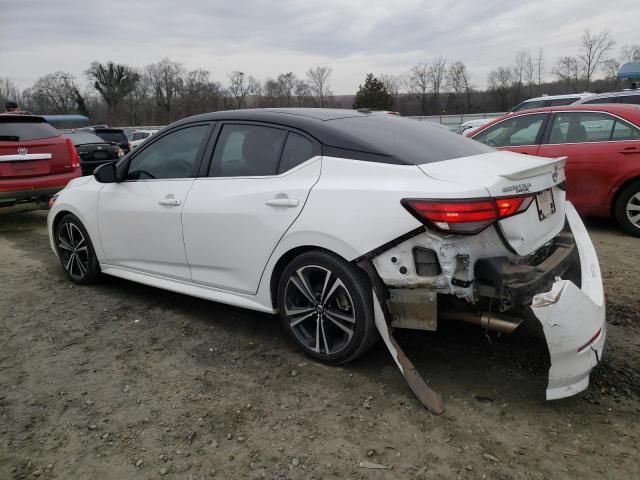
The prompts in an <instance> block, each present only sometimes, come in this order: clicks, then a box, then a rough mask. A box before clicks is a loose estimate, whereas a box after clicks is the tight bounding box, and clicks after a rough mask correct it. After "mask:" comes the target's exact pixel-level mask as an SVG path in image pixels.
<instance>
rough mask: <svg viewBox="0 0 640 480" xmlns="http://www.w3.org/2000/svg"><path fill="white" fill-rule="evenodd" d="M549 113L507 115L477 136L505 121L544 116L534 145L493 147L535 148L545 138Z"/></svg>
mask: <svg viewBox="0 0 640 480" xmlns="http://www.w3.org/2000/svg"><path fill="white" fill-rule="evenodd" d="M551 113H553V112H530V113H521V114H513V115H509V116H508V117H507V118H504V119H502V120H500V121H499V122H496V123H494V124H492V125H490V126H488V127H487V128H485V129H483V130H481V131H480V132H478V134H480V133H483V132H486V131H487V130H489V129H490V128H493V127H495V126H496V125H500V124H501V123H502V122H506V121H507V120H513V119H514V118H517V117H526V116H528V115H544V116H545V118H544V119H543V120H542V125H540V130H538V134H537V135H536V138H535V140H534V143H531V144H528V145H509V146H502V147H494V148H514V147H515V148H520V147H537V146H539V145H541V143H542V140H543V138H544V136H545V134H546V132H547V128H548V125H549V118H550V117H551V115H550V114H551ZM474 137H475V135H474V136H473V137H471V138H472V139H474V140H475V138H474ZM478 141H479V140H478Z"/></svg>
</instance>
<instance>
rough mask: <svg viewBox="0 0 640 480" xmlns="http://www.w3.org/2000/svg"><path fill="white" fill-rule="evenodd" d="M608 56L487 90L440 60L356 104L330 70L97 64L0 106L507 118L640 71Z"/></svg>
mask: <svg viewBox="0 0 640 480" xmlns="http://www.w3.org/2000/svg"><path fill="white" fill-rule="evenodd" d="M614 46H615V41H614V40H613V38H612V37H611V35H610V33H609V32H608V31H603V32H597V33H594V32H591V31H590V30H588V29H587V30H585V31H584V33H583V35H582V38H581V40H580V44H579V46H578V49H577V52H576V54H575V55H570V56H562V57H560V58H558V59H557V60H556V61H555V63H554V64H553V65H552V66H551V69H550V70H548V69H547V67H546V59H545V56H544V52H543V50H542V49H538V50H537V51H536V52H535V53H531V52H530V51H528V50H520V51H518V52H517V53H516V55H515V57H514V60H513V62H512V63H511V64H510V65H501V66H498V67H496V68H495V69H493V70H491V71H490V72H489V74H488V76H487V82H486V84H487V88H486V89H484V90H482V89H479V88H477V87H476V86H475V85H474V83H473V79H472V74H471V72H470V71H469V69H468V67H467V66H466V64H465V63H464V62H462V61H459V60H457V61H448V60H447V59H446V58H445V57H437V58H435V59H433V60H432V61H425V62H421V63H418V64H416V65H414V66H413V67H411V68H410V69H409V70H408V71H407V72H405V73H403V74H400V75H390V74H384V73H383V74H378V75H374V74H373V73H369V74H367V76H366V78H365V81H364V83H363V84H361V85H360V87H359V88H358V91H357V93H356V94H355V95H335V94H334V92H333V89H332V86H331V74H332V69H331V67H328V66H315V67H313V68H309V69H308V70H306V72H305V73H304V75H300V76H298V75H296V74H295V73H293V72H284V73H280V74H278V75H277V76H276V77H269V78H266V79H264V80H259V79H257V78H255V77H254V76H253V75H251V74H250V73H248V72H244V71H239V70H237V71H233V72H229V73H228V74H227V75H226V78H225V79H224V80H223V81H219V80H216V79H212V78H211V73H210V72H209V71H207V70H204V69H195V70H188V69H186V68H185V66H184V65H183V64H182V63H180V62H176V61H174V60H170V59H168V58H165V59H163V60H161V61H159V62H157V63H152V64H150V65H147V66H145V67H143V68H134V67H131V66H128V65H123V64H118V63H115V62H112V61H107V62H104V63H102V62H93V63H92V64H91V65H90V66H89V68H87V69H86V70H85V72H84V78H85V79H86V80H87V86H86V87H83V88H81V87H80V84H79V81H78V79H77V78H75V77H74V76H73V75H72V74H70V73H68V72H63V71H58V72H54V73H50V74H48V75H45V76H43V77H40V78H39V79H38V80H36V82H35V83H34V84H33V85H32V86H31V87H30V88H27V89H24V90H20V89H19V88H17V87H16V85H15V84H14V83H13V82H12V81H11V79H9V78H5V79H3V80H1V81H0V101H2V103H4V101H6V100H14V101H17V102H18V103H19V105H20V106H21V108H23V109H24V110H29V111H31V112H34V113H41V114H70V113H80V114H83V115H87V116H89V117H90V118H91V119H92V121H93V122H96V123H110V124H115V125H118V124H121V125H124V124H127V125H145V124H146V125H155V124H166V123H170V122H172V121H174V120H176V119H179V118H182V117H185V116H189V115H194V114H198V113H204V112H209V111H215V110H224V109H233V108H248V107H339V108H362V107H367V108H371V109H381V110H396V111H399V112H400V113H402V114H404V115H434V114H447V113H448V114H456V113H472V112H490V111H504V110H507V109H509V108H510V107H512V106H513V105H515V104H517V103H519V102H520V101H522V100H524V99H526V98H531V97H534V96H539V95H541V94H543V93H546V94H550V95H551V94H558V93H570V92H579V91H586V90H590V91H605V90H610V89H615V88H616V87H618V86H619V85H618V84H617V82H616V72H617V70H618V68H619V67H620V65H621V64H622V63H626V62H631V61H640V44H639V45H625V46H623V47H622V48H621V49H620V50H619V52H618V55H613V51H614ZM548 71H550V73H551V75H552V78H551V79H549V78H548V75H547V72H548Z"/></svg>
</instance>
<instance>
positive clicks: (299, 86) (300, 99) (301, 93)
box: [293, 78, 311, 107]
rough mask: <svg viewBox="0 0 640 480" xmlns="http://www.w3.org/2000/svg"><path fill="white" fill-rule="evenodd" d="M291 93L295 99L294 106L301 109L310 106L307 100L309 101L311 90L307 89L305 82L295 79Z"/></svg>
mask: <svg viewBox="0 0 640 480" xmlns="http://www.w3.org/2000/svg"><path fill="white" fill-rule="evenodd" d="M293 93H294V95H295V97H296V104H297V106H298V107H303V106H305V105H309V104H310V102H309V100H310V99H311V89H310V88H309V85H308V84H307V82H305V81H304V80H302V79H300V78H298V79H296V84H295V86H294V88H293Z"/></svg>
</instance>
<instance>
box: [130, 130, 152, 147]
mask: <svg viewBox="0 0 640 480" xmlns="http://www.w3.org/2000/svg"><path fill="white" fill-rule="evenodd" d="M156 133H158V130H134V131H133V132H130V133H129V134H128V135H127V138H128V139H129V145H131V150H133V149H134V148H138V147H139V146H140V145H142V143H143V142H144V141H146V140H147V139H148V138H149V137H151V135H155V134H156Z"/></svg>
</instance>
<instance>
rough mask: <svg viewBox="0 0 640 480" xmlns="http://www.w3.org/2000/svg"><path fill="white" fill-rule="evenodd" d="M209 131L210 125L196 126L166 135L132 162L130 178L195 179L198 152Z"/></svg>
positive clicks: (128, 176) (141, 152)
mask: <svg viewBox="0 0 640 480" xmlns="http://www.w3.org/2000/svg"><path fill="white" fill-rule="evenodd" d="M208 131H209V126H208V125H197V126H194V127H187V128H182V129H180V130H176V131H174V132H171V133H169V134H167V135H165V136H163V137H162V138H160V139H159V140H158V141H156V142H153V143H152V144H151V145H148V146H147V147H146V148H144V149H143V150H141V151H140V153H138V154H137V155H136V156H135V157H134V158H133V159H132V160H131V163H130V164H129V173H128V175H127V178H128V179H130V180H140V179H155V178H189V177H192V176H193V167H194V164H195V162H196V159H197V157H198V151H199V150H200V147H201V145H202V143H203V142H204V141H205V139H206V136H207V132H208Z"/></svg>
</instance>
